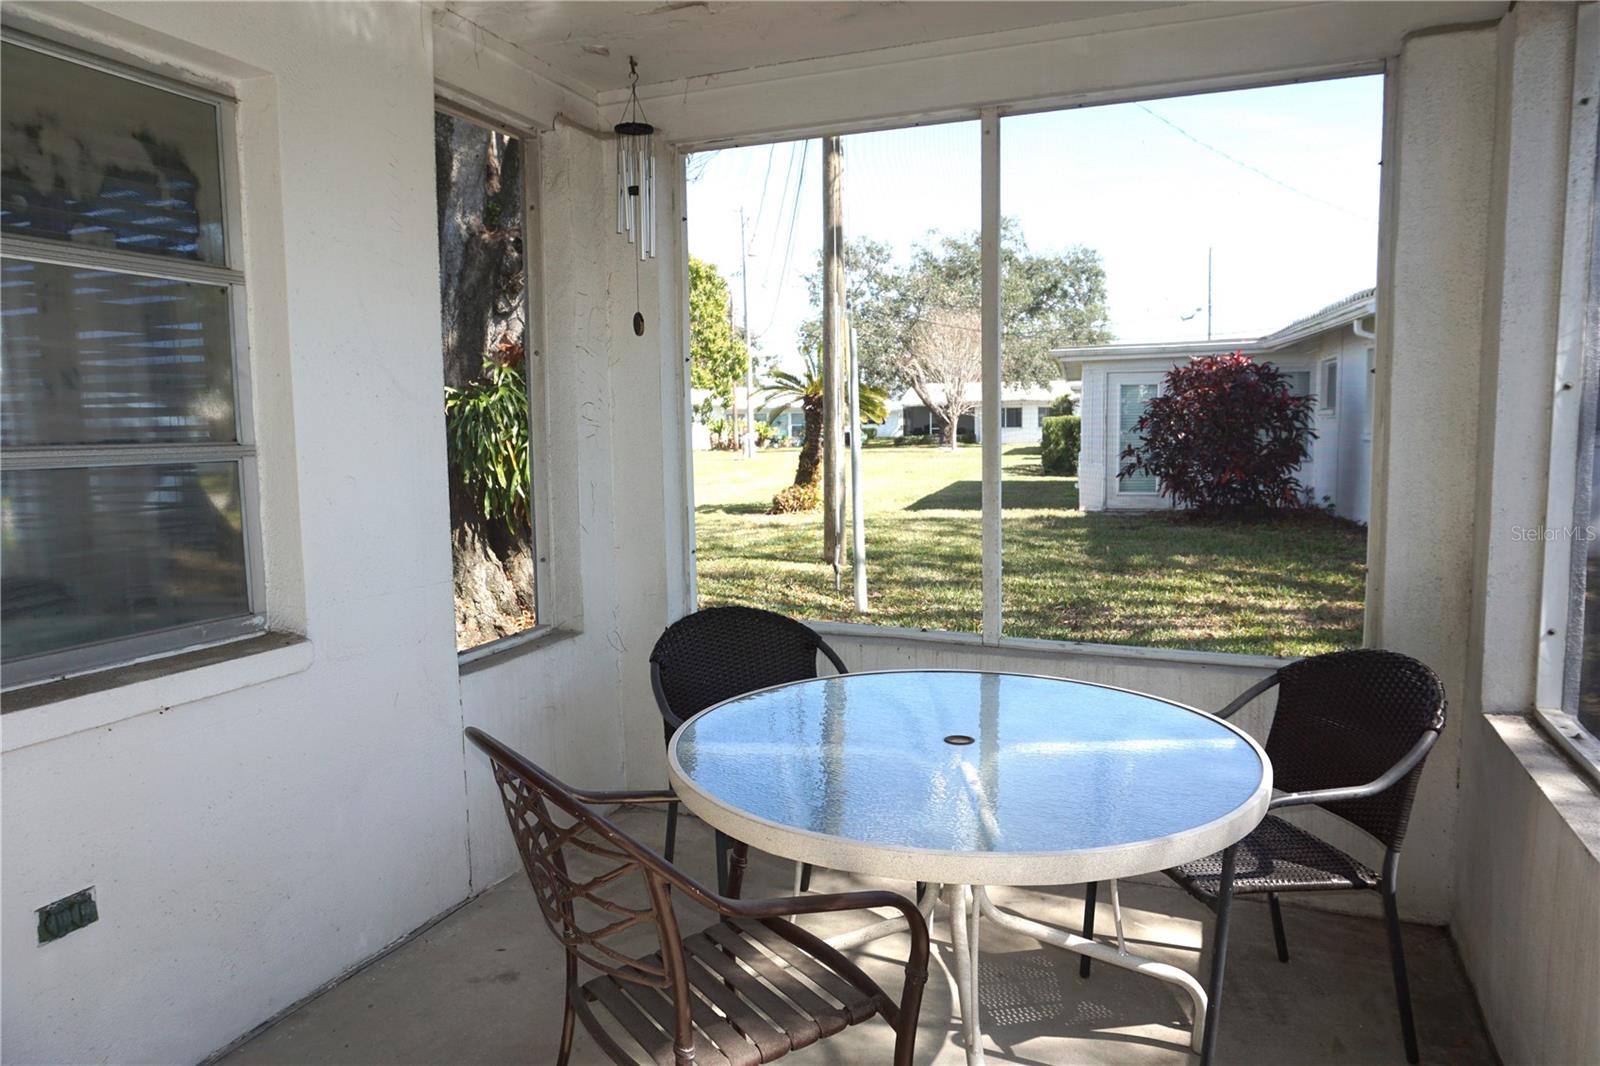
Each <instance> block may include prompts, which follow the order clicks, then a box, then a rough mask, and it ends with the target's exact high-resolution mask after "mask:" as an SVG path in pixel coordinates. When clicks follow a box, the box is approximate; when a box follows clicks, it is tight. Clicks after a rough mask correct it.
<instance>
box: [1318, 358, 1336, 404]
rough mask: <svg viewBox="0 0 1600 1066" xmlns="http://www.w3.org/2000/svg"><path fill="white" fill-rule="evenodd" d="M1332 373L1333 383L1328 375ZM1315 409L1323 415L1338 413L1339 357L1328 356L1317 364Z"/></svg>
mask: <svg viewBox="0 0 1600 1066" xmlns="http://www.w3.org/2000/svg"><path fill="white" fill-rule="evenodd" d="M1330 374H1331V375H1333V384H1332V385H1331V386H1330V385H1329V384H1328V376H1329V375H1330ZM1317 385H1318V388H1317V410H1318V412H1320V413H1322V414H1325V415H1335V416H1337V415H1338V413H1339V357H1338V356H1336V355H1334V356H1329V357H1328V358H1326V359H1324V360H1322V362H1320V363H1318V364H1317Z"/></svg>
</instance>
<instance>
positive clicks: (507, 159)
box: [433, 114, 525, 388]
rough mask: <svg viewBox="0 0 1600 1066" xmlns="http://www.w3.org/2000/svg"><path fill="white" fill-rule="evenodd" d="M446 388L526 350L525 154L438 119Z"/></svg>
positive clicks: (485, 133) (480, 131) (465, 125)
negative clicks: (499, 354)
mask: <svg viewBox="0 0 1600 1066" xmlns="http://www.w3.org/2000/svg"><path fill="white" fill-rule="evenodd" d="M433 147H434V164H435V167H436V182H437V192H438V197H439V198H438V221H439V295H440V303H441V322H440V335H441V339H442V343H443V349H444V383H445V384H446V385H448V386H450V387H452V388H460V387H461V386H462V385H465V384H466V383H467V382H468V381H471V380H472V379H474V378H476V377H478V376H479V374H480V373H482V370H483V360H484V356H485V355H486V354H487V353H489V352H490V351H493V350H496V349H501V350H508V349H509V348H511V347H513V346H514V347H517V348H520V346H521V344H522V338H523V333H524V329H525V314H524V312H523V310H522V307H523V301H522V290H523V280H522V276H523V274H522V163H521V158H522V153H521V150H520V149H521V146H520V145H519V144H517V143H516V142H514V141H510V140H509V139H508V138H506V137H503V136H501V135H500V134H497V133H492V132H491V131H489V130H487V129H485V128H483V127H482V126H479V125H477V124H476V123H472V122H466V121H463V120H461V119H456V118H453V117H452V116H449V115H444V114H436V115H435V116H434V139H433Z"/></svg>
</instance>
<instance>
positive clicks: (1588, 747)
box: [1533, 710, 1600, 785]
mask: <svg viewBox="0 0 1600 1066" xmlns="http://www.w3.org/2000/svg"><path fill="white" fill-rule="evenodd" d="M1533 720H1534V722H1536V723H1537V724H1538V725H1539V726H1540V728H1542V729H1543V730H1544V733H1545V735H1546V736H1547V737H1549V739H1550V740H1551V741H1552V742H1553V743H1554V744H1555V746H1556V747H1558V748H1560V749H1561V751H1562V752H1563V753H1564V754H1565V755H1566V756H1567V758H1569V759H1571V760H1572V762H1573V763H1574V764H1575V765H1576V766H1577V768H1578V769H1579V770H1580V771H1582V772H1583V773H1585V774H1588V775H1589V778H1590V780H1591V781H1592V782H1593V783H1594V784H1596V785H1600V740H1597V739H1595V737H1594V736H1592V735H1591V734H1590V733H1589V732H1588V730H1586V729H1584V728H1583V727H1582V726H1580V725H1579V724H1578V721H1577V719H1576V718H1574V717H1573V716H1572V715H1570V714H1568V713H1567V712H1566V711H1545V710H1535V711H1534V712H1533Z"/></svg>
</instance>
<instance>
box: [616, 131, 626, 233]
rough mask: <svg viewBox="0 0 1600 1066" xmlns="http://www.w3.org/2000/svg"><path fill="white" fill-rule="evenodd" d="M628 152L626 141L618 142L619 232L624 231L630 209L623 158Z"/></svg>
mask: <svg viewBox="0 0 1600 1066" xmlns="http://www.w3.org/2000/svg"><path fill="white" fill-rule="evenodd" d="M627 154H628V146H627V144H626V142H624V141H618V142H617V232H618V233H621V232H622V227H623V226H624V224H625V223H624V222H623V218H624V217H625V215H626V213H627V210H628V183H627V181H626V180H625V179H624V178H623V176H622V160H623V158H624V157H625V156H626V155H627Z"/></svg>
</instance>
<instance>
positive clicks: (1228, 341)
mask: <svg viewBox="0 0 1600 1066" xmlns="http://www.w3.org/2000/svg"><path fill="white" fill-rule="evenodd" d="M1377 310H1378V299H1377V293H1376V292H1375V291H1374V290H1372V289H1363V290H1361V291H1360V292H1358V293H1353V294H1352V295H1350V296H1347V297H1345V298H1344V299H1343V300H1339V301H1338V302H1336V303H1331V304H1329V305H1328V306H1327V307H1324V308H1323V309H1322V310H1320V311H1317V312H1315V313H1313V314H1309V315H1306V316H1305V317H1304V318H1298V319H1295V320H1294V321H1293V322H1291V323H1289V324H1288V325H1287V326H1284V327H1283V328H1282V329H1280V330H1277V331H1276V332H1273V333H1268V334H1266V335H1265V336H1262V337H1255V338H1249V337H1235V338H1219V339H1217V340H1210V341H1177V342H1171V341H1169V342H1165V343H1160V342H1158V343H1154V344H1090V345H1084V346H1082V347H1077V348H1052V349H1051V350H1050V354H1051V355H1053V356H1055V359H1056V362H1057V363H1059V364H1060V365H1061V372H1062V374H1063V375H1064V376H1065V377H1066V378H1067V380H1069V381H1077V380H1080V379H1081V378H1082V376H1083V369H1082V364H1084V363H1086V362H1105V361H1112V360H1119V359H1148V358H1152V357H1155V356H1163V355H1167V356H1196V355H1218V354H1221V353H1224V352H1243V353H1244V354H1246V355H1259V354H1263V353H1266V352H1277V351H1282V350H1283V349H1285V348H1288V347H1290V346H1292V345H1295V344H1298V343H1299V342H1301V341H1303V340H1306V339H1308V338H1310V337H1315V336H1317V335H1318V334H1319V333H1326V332H1327V331H1328V330H1330V329H1338V328H1342V327H1344V326H1347V325H1349V324H1350V323H1352V322H1356V321H1358V320H1360V319H1363V318H1366V317H1367V316H1369V315H1372V314H1376V313H1377Z"/></svg>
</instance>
